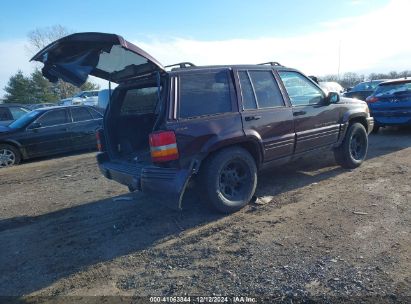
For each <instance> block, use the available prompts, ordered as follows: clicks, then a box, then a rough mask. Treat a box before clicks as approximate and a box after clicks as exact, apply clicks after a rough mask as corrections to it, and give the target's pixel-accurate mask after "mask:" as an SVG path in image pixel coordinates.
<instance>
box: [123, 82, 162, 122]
mask: <svg viewBox="0 0 411 304" xmlns="http://www.w3.org/2000/svg"><path fill="white" fill-rule="evenodd" d="M157 90H158V89H157V87H146V88H138V89H131V90H128V91H127V92H126V93H125V95H124V99H123V104H122V105H121V110H120V112H121V115H134V114H148V113H154V109H155V107H156V104H157V100H158V91H157Z"/></svg>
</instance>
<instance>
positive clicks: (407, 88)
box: [374, 82, 411, 95]
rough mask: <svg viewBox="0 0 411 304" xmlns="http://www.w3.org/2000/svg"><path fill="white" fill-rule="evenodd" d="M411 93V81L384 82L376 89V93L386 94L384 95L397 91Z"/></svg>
mask: <svg viewBox="0 0 411 304" xmlns="http://www.w3.org/2000/svg"><path fill="white" fill-rule="evenodd" d="M405 92H408V93H411V82H402V83H401V82H400V83H392V84H384V85H380V86H378V87H377V89H376V90H375V93H374V95H377V94H381V95H382V94H384V95H391V94H395V93H405Z"/></svg>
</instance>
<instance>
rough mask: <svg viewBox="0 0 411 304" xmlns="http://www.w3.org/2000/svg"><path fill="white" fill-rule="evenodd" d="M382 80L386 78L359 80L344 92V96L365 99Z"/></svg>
mask: <svg viewBox="0 0 411 304" xmlns="http://www.w3.org/2000/svg"><path fill="white" fill-rule="evenodd" d="M384 81H386V79H380V80H371V81H364V82H360V83H359V84H357V85H355V86H354V87H352V88H349V89H348V91H347V92H345V93H344V96H345V97H349V98H355V99H359V100H366V99H367V97H368V96H370V95H371V94H372V93H373V92H374V91H375V89H376V88H377V86H378V85H379V84H380V83H381V82H384Z"/></svg>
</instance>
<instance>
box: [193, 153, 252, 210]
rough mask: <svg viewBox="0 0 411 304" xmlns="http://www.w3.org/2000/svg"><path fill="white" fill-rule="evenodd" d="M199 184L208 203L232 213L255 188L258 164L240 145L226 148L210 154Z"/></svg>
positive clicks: (247, 198) (249, 196)
mask: <svg viewBox="0 0 411 304" xmlns="http://www.w3.org/2000/svg"><path fill="white" fill-rule="evenodd" d="M202 171H203V172H201V176H202V178H201V180H200V181H201V183H202V185H203V187H204V190H205V194H206V197H207V198H208V201H209V202H210V203H211V206H212V207H213V208H214V209H216V210H217V211H219V212H221V213H226V214H227V213H233V212H236V211H238V210H240V209H241V208H243V207H244V206H246V205H247V204H248V203H249V202H250V200H251V198H252V197H253V195H254V192H255V189H256V187H257V166H256V164H255V160H254V158H253V157H252V156H251V155H250V153H248V151H246V150H245V149H243V148H240V147H233V148H227V149H224V150H221V151H219V152H217V153H216V154H215V155H212V156H211V157H210V159H208V160H207V161H206V163H205V164H204V166H202Z"/></svg>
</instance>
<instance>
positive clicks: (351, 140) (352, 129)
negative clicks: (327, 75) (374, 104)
mask: <svg viewBox="0 0 411 304" xmlns="http://www.w3.org/2000/svg"><path fill="white" fill-rule="evenodd" d="M367 150H368V134H367V131H366V130H365V128H364V126H363V125H362V124H361V123H358V122H357V123H353V124H351V125H350V126H349V127H348V130H347V133H346V134H345V138H344V140H343V142H342V144H341V145H340V146H339V147H338V148H336V149H335V150H334V156H335V160H336V162H337V163H338V164H339V165H340V166H341V167H343V168H347V169H354V168H357V167H359V166H360V165H361V164H362V163H363V161H364V160H365V157H366V156H367Z"/></svg>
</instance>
